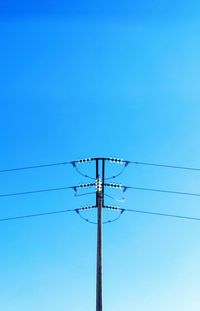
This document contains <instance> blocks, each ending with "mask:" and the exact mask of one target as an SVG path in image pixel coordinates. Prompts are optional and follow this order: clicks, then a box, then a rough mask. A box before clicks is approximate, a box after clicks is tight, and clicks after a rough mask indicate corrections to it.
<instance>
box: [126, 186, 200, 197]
mask: <svg viewBox="0 0 200 311" xmlns="http://www.w3.org/2000/svg"><path fill="white" fill-rule="evenodd" d="M122 188H123V189H124V191H126V190H128V189H133V190H142V191H151V192H161V193H169V194H175V195H187V196H195V197H200V193H192V192H181V191H173V190H165V189H155V188H143V187H129V186H122Z"/></svg>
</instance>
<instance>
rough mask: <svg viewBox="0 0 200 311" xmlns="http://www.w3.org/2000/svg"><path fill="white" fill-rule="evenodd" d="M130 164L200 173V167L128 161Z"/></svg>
mask: <svg viewBox="0 0 200 311" xmlns="http://www.w3.org/2000/svg"><path fill="white" fill-rule="evenodd" d="M127 162H128V163H130V164H136V165H137V164H138V165H148V166H157V167H164V168H172V169H180V170H190V171H200V168H198V167H187V166H178V165H169V164H161V163H151V162H139V161H127Z"/></svg>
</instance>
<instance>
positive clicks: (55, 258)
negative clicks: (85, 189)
mask: <svg viewBox="0 0 200 311" xmlns="http://www.w3.org/2000/svg"><path fill="white" fill-rule="evenodd" d="M118 2H119V1H118ZM27 3H28V4H27ZM199 20H200V4H199V1H193V0H191V1H189V2H188V1H180V0H174V1H167V0H160V1H159V0H152V1H135V0H134V1H127V0H125V1H123V2H121V4H119V3H116V1H111V0H108V1H95V2H94V1H76V2H75V1H61V0H59V1H42V3H41V1H28V2H27V1H20V0H18V1H11V0H7V1H2V0H1V3H0V38H1V49H0V56H1V57H0V68H1V75H0V90H1V92H0V105H1V106H0V107H1V110H0V137H1V168H8V167H18V166H23V165H34V164H40V163H49V162H57V161H68V160H75V159H78V158H82V157H85V156H86V157H88V156H117V157H118V156H119V157H123V158H124V159H128V160H133V161H134V160H135V161H149V162H158V163H159V162H161V163H169V164H178V165H187V166H189V165H190V166H197V167H200V157H199V155H200V143H199V131H200V130H199V119H200V104H199V99H200V88H199V81H200V58H199V55H200V37H199V32H200V22H199ZM115 170H116V171H117V170H118V167H116V168H115V167H114V166H113V172H114V171H115ZM84 181H85V180H84V179H83V178H82V177H81V176H79V175H77V174H76V172H75V171H74V170H73V168H72V167H70V166H66V167H54V168H51V169H43V170H35V171H27V172H23V171H21V172H16V173H7V174H1V176H0V184H1V191H0V192H1V193H7V192H16V191H27V190H34V189H40V188H48V187H59V186H65V185H66V186H68V185H69V186H71V185H74V184H77V183H80V182H84ZM119 182H122V183H124V184H127V185H131V186H141V187H145V186H146V187H155V188H156V187H157V188H163V189H173V190H181V191H192V192H200V190H199V189H200V173H198V172H185V171H173V170H167V169H159V168H150V167H142V166H129V167H128V168H127V170H126V171H125V173H124V175H123V176H121V177H120V178H119ZM110 194H111V193H110ZM112 194H113V195H114V196H117V197H118V196H120V194H117V193H112ZM93 202H94V197H93V196H88V197H83V198H81V199H80V198H79V199H77V198H74V197H73V192H72V191H66V192H59V193H48V194H40V195H32V196H24V197H13V198H1V211H0V218H2V217H9V216H15V215H23V214H29V213H39V212H47V211H54V210H59V209H65V208H77V207H79V206H81V205H84V204H91V203H93ZM107 203H115V202H112V201H111V200H107ZM199 203H200V201H199V199H198V198H191V197H178V196H173V195H171V196H170V195H164V194H156V193H153V194H152V193H144V192H139V191H138V192H136V191H135V192H134V191H132V192H127V194H126V201H125V203H124V205H123V206H124V207H127V208H136V209H141V210H147V211H155V212H164V213H177V214H182V215H190V216H196V217H200V210H199V206H200V205H199ZM91 217H93V215H91ZM105 217H110V215H108V214H106V215H105ZM111 217H112V215H111ZM199 236H200V223H199V222H191V221H181V220H173V219H166V218H158V217H153V216H144V215H134V214H124V215H123V217H122V218H121V219H120V221H119V222H116V223H113V224H111V225H109V226H105V227H104V311H122V310H126V311H133V310H136V311H146V310H148V311H169V310H176V311H188V310H190V311H199V309H200V301H199V291H200V284H199V275H200V264H199V263H200V251H199V247H198V246H199ZM95 243H96V228H95V226H92V225H89V224H87V223H85V222H82V221H81V219H80V218H78V217H77V216H76V215H75V214H66V215H57V216H49V217H44V218H37V219H29V220H21V221H13V222H4V223H1V224H0V245H1V256H0V267H1V282H0V292H1V301H0V309H1V310H3V311H13V310H14V311H27V310H29V311H38V310H42V311H55V310H60V311H64V310H74V311H84V310H87V311H93V310H94V309H95V273H96V272H95V264H96V244H95Z"/></svg>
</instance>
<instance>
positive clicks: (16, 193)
mask: <svg viewBox="0 0 200 311" xmlns="http://www.w3.org/2000/svg"><path fill="white" fill-rule="evenodd" d="M112 185H113V188H118V189H119V188H122V189H124V191H126V190H128V189H132V190H142V191H151V192H160V193H169V194H175V195H187V196H195V197H200V193H192V192H181V191H172V190H165V189H155V188H143V187H129V186H121V185H115V184H105V186H108V187H111V188H112ZM83 186H85V187H86V186H87V187H92V186H95V184H85V185H84V184H83V185H79V186H70V187H59V188H47V189H38V190H33V191H24V192H14V193H3V194H0V198H2V197H11V196H19V195H29V194H36V193H43V192H53V191H62V190H67V189H73V190H75V191H76V190H77V189H78V188H84V187H83ZM116 186H117V187H116ZM83 195H84V194H83Z"/></svg>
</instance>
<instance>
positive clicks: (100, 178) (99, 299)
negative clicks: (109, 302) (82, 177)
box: [73, 158, 127, 311]
mask: <svg viewBox="0 0 200 311" xmlns="http://www.w3.org/2000/svg"><path fill="white" fill-rule="evenodd" d="M90 161H95V164H96V178H95V181H96V182H95V185H96V206H95V207H96V208H97V266H96V311H102V309H103V293H102V291H103V289H102V266H103V264H102V257H103V256H102V235H103V232H102V210H103V208H104V207H105V208H110V209H115V210H116V209H117V208H115V207H113V206H110V207H109V206H104V188H105V186H109V187H112V188H122V186H121V185H118V184H105V164H106V161H110V162H112V163H118V164H124V165H125V166H126V165H127V161H123V160H122V159H116V158H88V159H82V160H79V161H77V162H74V163H73V165H74V166H75V167H76V163H85V162H90ZM118 175H119V174H118ZM86 176H87V175H86ZM87 177H88V176H87ZM90 186H94V183H92V184H82V185H80V188H86V187H90ZM76 190H77V189H75V191H76ZM93 207H94V206H90V207H89V208H93ZM83 209H84V208H83ZM86 209H88V208H86ZM118 210H119V211H120V212H121V213H122V212H123V210H122V209H118ZM77 212H78V213H79V210H78V211H77Z"/></svg>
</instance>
